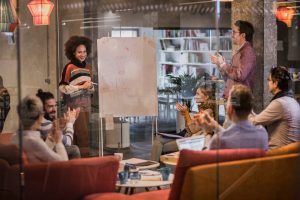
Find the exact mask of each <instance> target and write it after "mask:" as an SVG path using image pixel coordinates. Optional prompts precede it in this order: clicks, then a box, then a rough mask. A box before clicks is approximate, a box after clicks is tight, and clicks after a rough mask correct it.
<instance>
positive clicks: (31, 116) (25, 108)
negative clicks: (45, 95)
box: [18, 95, 43, 129]
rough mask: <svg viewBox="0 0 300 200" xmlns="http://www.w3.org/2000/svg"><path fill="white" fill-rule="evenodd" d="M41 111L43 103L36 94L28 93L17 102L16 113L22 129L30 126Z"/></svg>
mask: <svg viewBox="0 0 300 200" xmlns="http://www.w3.org/2000/svg"><path fill="white" fill-rule="evenodd" d="M42 113H43V104H42V102H41V100H40V99H39V98H38V97H36V96H32V95H28V96H26V97H25V98H24V99H22V101H21V102H20V103H19V104H18V115H19V118H20V121H21V124H22V126H23V128H24V129H28V128H31V127H32V125H33V124H34V123H35V122H36V121H37V120H38V119H39V117H40V115H41V114H42Z"/></svg>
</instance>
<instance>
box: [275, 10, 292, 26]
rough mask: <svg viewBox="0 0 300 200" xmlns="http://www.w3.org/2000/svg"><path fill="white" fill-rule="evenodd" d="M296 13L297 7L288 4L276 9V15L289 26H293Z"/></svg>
mask: <svg viewBox="0 0 300 200" xmlns="http://www.w3.org/2000/svg"><path fill="white" fill-rule="evenodd" d="M294 14H295V9H293V8H288V7H286V6H279V7H278V8H277V11H276V17H277V19H278V20H279V21H282V22H284V23H286V25H287V26H288V27H291V26H292V20H293V17H294Z"/></svg>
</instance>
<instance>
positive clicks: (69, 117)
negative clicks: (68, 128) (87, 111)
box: [64, 107, 80, 123]
mask: <svg viewBox="0 0 300 200" xmlns="http://www.w3.org/2000/svg"><path fill="white" fill-rule="evenodd" d="M79 113H80V108H76V109H72V110H71V109H70V107H69V108H68V110H67V112H65V113H64V119H65V120H66V122H71V123H74V122H75V120H76V119H77V117H78V115H79Z"/></svg>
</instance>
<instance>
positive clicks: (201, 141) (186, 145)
mask: <svg viewBox="0 0 300 200" xmlns="http://www.w3.org/2000/svg"><path fill="white" fill-rule="evenodd" d="M176 143H177V146H178V149H179V150H182V149H189V150H203V148H204V146H205V136H204V135H198V136H193V137H187V138H183V139H177V140H176Z"/></svg>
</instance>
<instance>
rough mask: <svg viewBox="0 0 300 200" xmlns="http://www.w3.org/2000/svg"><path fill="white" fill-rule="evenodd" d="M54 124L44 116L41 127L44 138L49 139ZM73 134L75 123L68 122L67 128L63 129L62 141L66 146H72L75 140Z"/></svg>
mask: <svg viewBox="0 0 300 200" xmlns="http://www.w3.org/2000/svg"><path fill="white" fill-rule="evenodd" d="M52 126H53V124H52V121H50V120H47V119H45V118H43V121H42V124H41V126H40V129H39V130H40V132H41V137H42V138H43V140H46V139H47V137H48V134H49V133H50V131H51V129H52ZM73 135H74V129H73V123H72V122H68V123H67V124H66V126H65V128H64V129H63V137H62V143H63V144H64V145H65V146H71V145H72V141H73Z"/></svg>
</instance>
